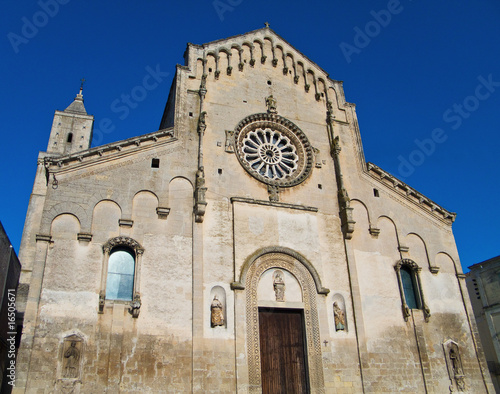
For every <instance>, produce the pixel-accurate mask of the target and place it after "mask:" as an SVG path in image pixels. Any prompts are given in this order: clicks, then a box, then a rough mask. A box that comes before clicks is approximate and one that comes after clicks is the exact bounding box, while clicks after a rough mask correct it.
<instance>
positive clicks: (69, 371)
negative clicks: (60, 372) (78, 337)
mask: <svg viewBox="0 0 500 394" xmlns="http://www.w3.org/2000/svg"><path fill="white" fill-rule="evenodd" d="M64 359H65V365H64V377H65V378H70V379H73V378H77V377H78V361H79V360H80V351H79V350H78V349H77V348H76V341H71V345H70V347H69V348H68V350H66V352H64Z"/></svg>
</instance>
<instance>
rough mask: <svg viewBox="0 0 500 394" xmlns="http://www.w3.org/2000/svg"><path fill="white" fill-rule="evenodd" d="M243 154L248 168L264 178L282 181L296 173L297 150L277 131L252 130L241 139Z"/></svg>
mask: <svg viewBox="0 0 500 394" xmlns="http://www.w3.org/2000/svg"><path fill="white" fill-rule="evenodd" d="M243 153H244V159H245V160H246V161H247V162H248V163H249V164H250V167H251V168H252V169H253V170H255V171H256V172H258V173H259V174H260V175H262V176H263V177H265V178H268V179H283V178H286V177H289V176H291V175H292V174H293V173H294V172H296V171H297V167H298V161H299V156H298V155H297V149H296V148H295V146H293V144H292V143H291V141H290V139H289V138H288V137H287V136H285V135H283V134H281V133H280V132H279V131H275V130H271V129H268V128H267V129H265V130H262V129H257V130H252V131H251V132H249V133H248V134H247V135H246V137H245V138H244V139H243Z"/></svg>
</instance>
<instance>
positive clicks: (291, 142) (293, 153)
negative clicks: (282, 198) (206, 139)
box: [234, 113, 314, 187]
mask: <svg viewBox="0 0 500 394" xmlns="http://www.w3.org/2000/svg"><path fill="white" fill-rule="evenodd" d="M234 145H235V152H236V156H237V157H238V160H239V161H240V163H241V165H242V166H243V167H244V168H245V170H246V171H247V172H248V173H249V174H250V175H252V176H253V177H255V178H257V179H258V180H259V181H261V182H264V183H267V184H269V185H273V186H279V187H290V186H295V185H297V184H299V183H301V182H302V181H304V180H305V179H306V178H307V177H308V176H309V174H310V173H311V168H312V163H313V156H314V154H313V150H312V147H311V145H310V144H309V141H308V139H307V137H306V136H305V134H304V133H303V132H302V131H301V130H300V129H299V128H298V127H297V126H296V125H295V124H293V123H292V122H290V121H289V120H287V119H285V118H283V117H281V116H279V115H277V114H265V113H262V114H255V115H250V116H248V117H247V118H245V119H243V120H242V121H241V122H240V123H239V124H238V126H237V127H236V129H235V132H234Z"/></svg>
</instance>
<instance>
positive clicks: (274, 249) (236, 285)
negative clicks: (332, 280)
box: [231, 246, 330, 295]
mask: <svg viewBox="0 0 500 394" xmlns="http://www.w3.org/2000/svg"><path fill="white" fill-rule="evenodd" d="M268 253H283V254H286V255H288V256H291V257H293V258H294V259H296V260H297V261H299V262H300V263H301V264H302V265H303V266H304V267H305V268H306V269H307V270H308V271H309V273H310V274H311V277H312V278H313V280H314V284H315V286H316V291H317V292H318V294H324V295H327V294H328V293H329V292H330V289H327V288H325V287H323V285H322V284H321V279H320V277H319V275H318V272H317V271H316V269H315V268H314V266H313V265H312V264H311V263H310V262H309V261H308V260H307V259H306V258H305V257H304V256H302V255H301V254H300V253H297V252H296V251H294V250H292V249H289V248H286V247H283V246H268V247H265V248H262V249H259V250H257V251H256V252H254V253H253V254H251V255H250V256H248V257H247V259H246V260H245V262H244V263H243V266H242V267H241V272H240V277H239V281H238V282H233V283H231V289H233V290H244V289H245V282H246V277H247V273H248V270H249V269H250V267H251V266H252V264H253V263H254V262H255V261H256V260H257V259H258V258H259V257H261V256H263V255H265V254H268Z"/></svg>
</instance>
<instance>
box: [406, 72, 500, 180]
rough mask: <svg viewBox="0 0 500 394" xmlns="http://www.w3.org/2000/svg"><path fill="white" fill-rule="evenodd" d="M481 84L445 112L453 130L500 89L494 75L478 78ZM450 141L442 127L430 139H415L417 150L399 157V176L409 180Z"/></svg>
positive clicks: (432, 133) (499, 84)
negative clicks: (426, 160) (441, 146)
mask: <svg viewBox="0 0 500 394" xmlns="http://www.w3.org/2000/svg"><path fill="white" fill-rule="evenodd" d="M477 80H478V81H479V83H478V84H477V86H476V88H475V89H474V94H472V95H470V96H467V97H465V98H464V99H463V100H462V102H461V103H459V104H457V103H454V104H453V105H452V106H451V107H450V108H448V109H447V110H446V111H444V112H443V121H444V122H445V123H448V124H450V128H451V129H452V130H457V129H458V128H459V127H460V126H461V125H462V123H463V121H464V119H467V118H469V117H470V116H471V114H472V113H473V112H475V111H477V110H478V108H479V106H480V104H481V101H484V100H487V99H488V98H489V97H490V96H491V95H492V94H493V93H494V92H495V91H496V89H497V88H498V87H500V82H496V81H494V80H493V75H492V74H490V75H488V77H487V78H484V77H483V76H482V75H480V76H479V77H477ZM447 139H448V134H447V133H446V131H445V130H444V129H442V128H440V127H437V128H435V129H434V130H432V132H431V136H430V138H425V139H423V140H421V141H420V140H418V139H415V140H414V142H415V145H416V146H417V147H416V149H414V150H412V151H411V152H410V154H409V155H408V156H407V158H405V157H403V156H401V155H399V156H398V160H399V165H398V175H399V176H400V177H403V178H407V177H409V176H410V175H412V174H413V173H414V172H415V168H417V167H419V166H421V165H422V164H424V162H425V159H426V158H427V157H429V156H431V155H432V154H433V153H434V152H435V151H436V148H437V146H438V144H442V143H443V142H445V141H446V140H447Z"/></svg>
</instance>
